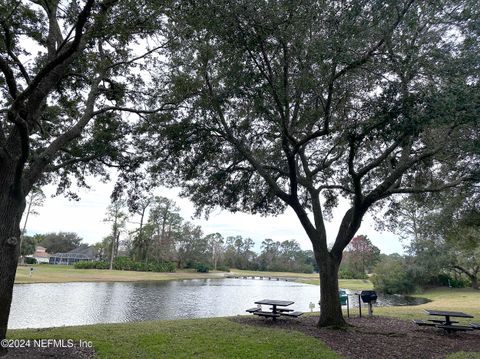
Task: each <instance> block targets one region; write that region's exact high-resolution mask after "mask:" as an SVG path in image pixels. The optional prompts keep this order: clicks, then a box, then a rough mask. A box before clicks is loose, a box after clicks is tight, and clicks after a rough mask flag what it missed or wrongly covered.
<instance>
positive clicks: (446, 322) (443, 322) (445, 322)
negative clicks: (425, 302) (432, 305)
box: [414, 309, 476, 333]
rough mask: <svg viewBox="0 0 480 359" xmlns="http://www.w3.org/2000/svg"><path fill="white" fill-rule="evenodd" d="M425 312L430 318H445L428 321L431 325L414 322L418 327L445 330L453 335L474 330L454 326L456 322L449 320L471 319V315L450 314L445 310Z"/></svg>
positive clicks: (423, 322) (427, 310) (419, 321)
mask: <svg viewBox="0 0 480 359" xmlns="http://www.w3.org/2000/svg"><path fill="white" fill-rule="evenodd" d="M425 312H426V313H427V314H428V315H431V316H438V317H445V319H429V320H428V321H429V322H431V323H427V322H425V321H423V320H414V323H415V324H417V325H420V326H432V327H436V328H439V329H443V330H445V331H446V332H447V333H454V332H457V331H470V330H474V329H476V328H475V327H474V326H465V325H456V323H458V321H454V320H451V319H450V318H473V315H470V314H467V313H463V312H451V311H446V310H430V309H426V310H425Z"/></svg>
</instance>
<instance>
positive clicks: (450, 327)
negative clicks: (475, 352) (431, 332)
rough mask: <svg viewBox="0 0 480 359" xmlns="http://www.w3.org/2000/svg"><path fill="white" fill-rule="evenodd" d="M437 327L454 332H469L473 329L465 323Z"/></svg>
mask: <svg viewBox="0 0 480 359" xmlns="http://www.w3.org/2000/svg"><path fill="white" fill-rule="evenodd" d="M437 328H441V329H443V330H446V331H447V333H454V332H467V331H470V330H473V328H472V327H468V326H465V325H442V324H440V325H437Z"/></svg>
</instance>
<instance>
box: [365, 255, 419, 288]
mask: <svg viewBox="0 0 480 359" xmlns="http://www.w3.org/2000/svg"><path fill="white" fill-rule="evenodd" d="M374 272H375V274H374V275H373V276H372V282H373V286H374V287H375V289H376V290H378V291H380V292H384V293H387V294H406V293H413V292H415V290H416V285H415V282H414V280H413V278H412V276H411V275H410V273H409V270H408V267H407V265H406V263H405V260H404V259H403V258H391V257H386V258H384V259H382V260H381V261H380V262H379V263H378V264H377V265H376V267H375V270H374Z"/></svg>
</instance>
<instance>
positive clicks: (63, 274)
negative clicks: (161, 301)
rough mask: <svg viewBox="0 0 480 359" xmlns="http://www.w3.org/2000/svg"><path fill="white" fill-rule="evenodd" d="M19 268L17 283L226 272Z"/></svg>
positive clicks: (146, 278)
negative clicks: (31, 272)
mask: <svg viewBox="0 0 480 359" xmlns="http://www.w3.org/2000/svg"><path fill="white" fill-rule="evenodd" d="M33 268H34V271H33V274H32V276H31V277H30V275H29V271H30V266H19V267H18V268H17V275H16V277H15V283H20V284H24V283H64V282H136V281H157V280H160V281H161V280H176V279H178V280H180V279H201V278H221V277H223V276H224V274H225V272H210V273H197V272H195V271H194V270H179V271H177V272H175V273H154V272H134V271H123V270H107V269H75V268H74V267H73V266H63V265H49V264H39V265H33Z"/></svg>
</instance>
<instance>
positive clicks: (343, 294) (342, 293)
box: [338, 290, 348, 305]
mask: <svg viewBox="0 0 480 359" xmlns="http://www.w3.org/2000/svg"><path fill="white" fill-rule="evenodd" d="M338 295H339V297H340V305H347V300H348V295H347V292H346V291H344V290H339V291H338Z"/></svg>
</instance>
